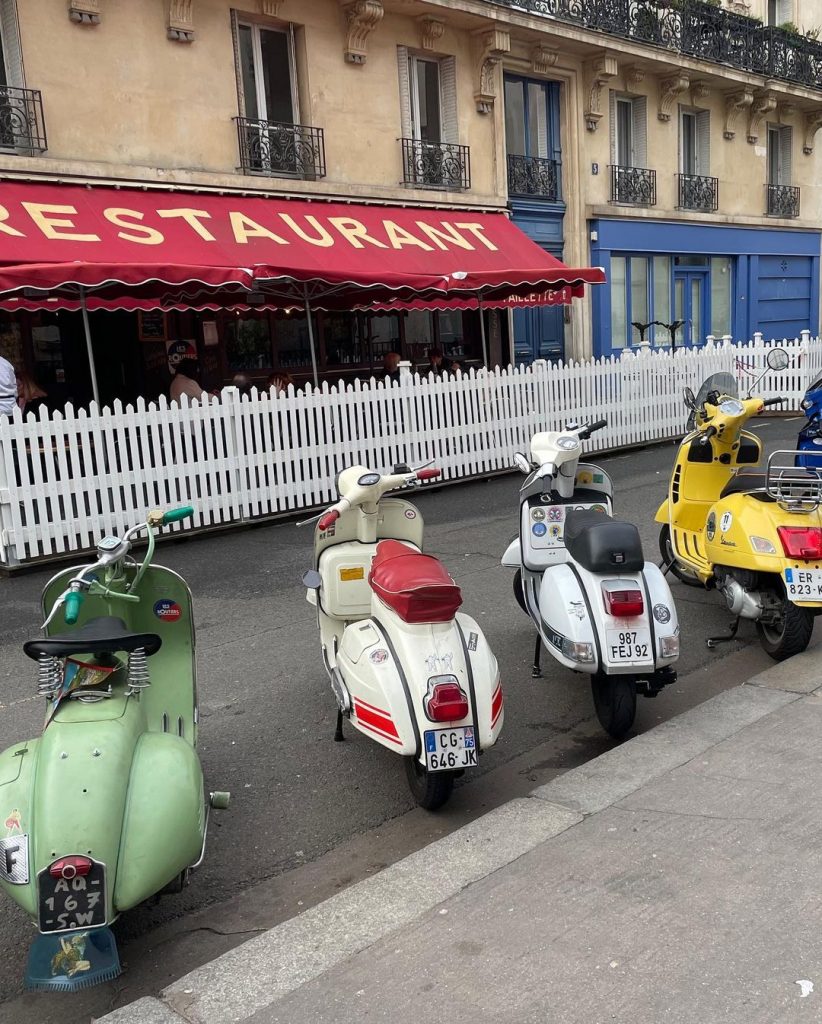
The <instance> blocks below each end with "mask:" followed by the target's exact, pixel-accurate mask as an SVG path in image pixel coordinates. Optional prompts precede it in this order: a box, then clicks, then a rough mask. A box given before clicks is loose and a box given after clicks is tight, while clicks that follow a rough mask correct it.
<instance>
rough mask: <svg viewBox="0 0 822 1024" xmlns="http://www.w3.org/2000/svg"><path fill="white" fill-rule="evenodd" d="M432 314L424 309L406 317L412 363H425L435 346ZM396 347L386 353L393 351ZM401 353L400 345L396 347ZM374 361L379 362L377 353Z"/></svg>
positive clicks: (410, 313) (409, 353) (407, 345)
mask: <svg viewBox="0 0 822 1024" xmlns="http://www.w3.org/2000/svg"><path fill="white" fill-rule="evenodd" d="M431 316H432V314H431V313H429V312H428V311H427V310H424V309H412V310H411V311H410V312H409V313H407V314H406V317H405V345H406V352H407V354H408V358H409V359H410V360H411V362H412V363H421V362H424V361H425V358H426V353H427V352H428V349H429V348H431V347H432V346H433V344H434V326H433V324H432V323H431ZM393 348H394V346H391V347H389V348H387V349H386V350H385V351H389V352H390V351H392V349H393ZM396 351H397V352H399V344H397V346H396ZM374 361H375V362H377V363H378V362H379V360H378V359H377V353H376V351H375V352H374Z"/></svg>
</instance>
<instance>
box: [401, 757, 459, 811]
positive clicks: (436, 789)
mask: <svg viewBox="0 0 822 1024" xmlns="http://www.w3.org/2000/svg"><path fill="white" fill-rule="evenodd" d="M405 772H406V775H407V776H408V786H409V788H410V789H411V793H412V795H413V797H414V799H415V800H416V801H417V803H418V804H419V805H420V807H424V808H425V809H426V811H437V810H439V809H440V807H442V805H443V804H445V803H447V802H448V798H449V797H450V796H451V792H452V790H453V789H454V772H429V771H428V769H427V768H423V766H422V765H421V764H420V763H419V761H418V760H417V759H416V757H406V759H405Z"/></svg>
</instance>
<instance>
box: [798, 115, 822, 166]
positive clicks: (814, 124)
mask: <svg viewBox="0 0 822 1024" xmlns="http://www.w3.org/2000/svg"><path fill="white" fill-rule="evenodd" d="M802 127H803V128H804V130H805V138H804V140H803V142H802V152H803V153H804V154H805V156H810V155H811V153H813V140H814V136H815V135H816V133H817V132H818V131H819V129H820V128H822V107H819V108H817V109H816V110H811V111H808V113H806V114H805V116H804V117H803V118H802Z"/></svg>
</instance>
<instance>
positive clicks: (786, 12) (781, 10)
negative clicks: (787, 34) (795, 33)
mask: <svg viewBox="0 0 822 1024" xmlns="http://www.w3.org/2000/svg"><path fill="white" fill-rule="evenodd" d="M786 21H793V0H776V23H777V25H784V24H785V22H786Z"/></svg>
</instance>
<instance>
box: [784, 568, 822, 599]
mask: <svg viewBox="0 0 822 1024" xmlns="http://www.w3.org/2000/svg"><path fill="white" fill-rule="evenodd" d="M785 590H786V591H787V593H788V597H789V598H790V600H791V601H822V569H786V570H785Z"/></svg>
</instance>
